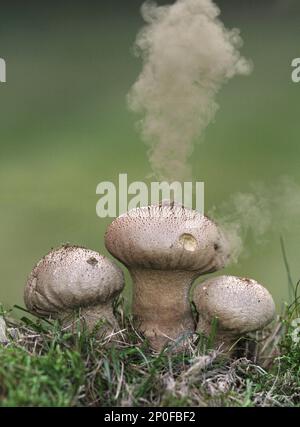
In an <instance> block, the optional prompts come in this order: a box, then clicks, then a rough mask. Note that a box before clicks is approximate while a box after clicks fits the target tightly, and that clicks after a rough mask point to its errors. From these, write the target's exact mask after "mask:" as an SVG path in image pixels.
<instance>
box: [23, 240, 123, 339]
mask: <svg viewBox="0 0 300 427" xmlns="http://www.w3.org/2000/svg"><path fill="white" fill-rule="evenodd" d="M123 287H124V277H123V272H122V271H121V270H120V268H119V267H117V266H116V265H115V263H114V262H113V261H111V260H109V259H107V258H105V257H104V256H102V255H100V254H99V253H98V252H95V251H92V250H89V249H85V248H82V247H78V246H63V247H61V248H58V249H54V250H52V251H51V252H50V253H49V254H48V255H46V256H45V257H44V258H42V259H41V260H40V261H39V262H38V264H37V265H36V266H35V267H34V269H33V270H32V272H31V273H30V275H29V277H28V280H27V283H26V286H25V292H24V301H25V304H26V307H27V308H28V310H29V311H31V312H32V313H33V314H35V315H38V316H40V317H46V318H53V319H61V320H62V321H63V325H64V326H66V327H71V326H72V325H74V313H76V312H79V313H80V318H81V319H82V320H83V321H84V323H85V325H86V327H87V329H88V330H89V331H93V330H94V328H95V326H96V325H99V324H100V321H104V322H103V323H104V325H103V328H100V329H99V331H98V333H99V334H100V332H101V334H103V333H104V331H105V332H107V333H111V332H112V331H113V330H116V329H117V328H118V323H117V321H116V319H115V316H114V314H113V307H112V303H113V301H114V299H115V298H116V297H117V296H118V295H119V294H120V292H121V291H122V289H123ZM101 323H102V322H101Z"/></svg>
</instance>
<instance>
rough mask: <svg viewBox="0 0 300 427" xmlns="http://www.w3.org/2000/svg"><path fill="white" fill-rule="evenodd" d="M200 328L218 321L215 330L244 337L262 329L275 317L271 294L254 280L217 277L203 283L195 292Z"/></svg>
mask: <svg viewBox="0 0 300 427" xmlns="http://www.w3.org/2000/svg"><path fill="white" fill-rule="evenodd" d="M193 300H194V303H195V306H196V308H197V310H198V313H199V321H200V324H201V323H202V324H203V323H205V324H206V325H208V324H209V325H210V324H211V321H212V319H213V318H215V317H216V318H218V330H219V331H228V332H230V331H231V332H232V333H233V334H235V333H236V334H243V333H246V332H251V331H255V330H258V329H261V328H263V327H264V326H266V325H267V324H268V323H270V322H271V321H272V320H273V318H274V316H275V304H274V301H273V298H272V296H271V295H270V293H269V292H268V291H267V289H265V288H264V287H263V286H262V285H260V284H259V283H257V282H256V281H255V280H253V279H248V278H242V277H235V276H220V277H215V278H212V279H209V280H206V281H205V282H203V283H202V284H200V285H198V286H197V287H196V288H195V291H194V298H193Z"/></svg>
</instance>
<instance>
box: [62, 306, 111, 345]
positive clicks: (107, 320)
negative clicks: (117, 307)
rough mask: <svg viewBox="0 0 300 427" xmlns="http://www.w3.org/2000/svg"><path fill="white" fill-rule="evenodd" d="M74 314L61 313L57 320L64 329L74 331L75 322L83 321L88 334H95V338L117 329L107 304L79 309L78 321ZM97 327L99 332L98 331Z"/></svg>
mask: <svg viewBox="0 0 300 427" xmlns="http://www.w3.org/2000/svg"><path fill="white" fill-rule="evenodd" d="M75 313H76V312H74V311H73V312H66V313H62V314H61V315H60V316H59V318H60V319H61V321H62V323H63V326H64V327H65V328H70V329H72V330H74V329H75V328H76V324H77V320H80V323H81V322H82V321H83V323H84V325H85V327H86V329H87V331H88V332H89V333H92V332H97V334H96V335H97V336H98V337H100V336H103V335H104V334H105V335H106V336H107V335H109V334H111V333H113V332H114V331H117V330H118V329H119V325H118V322H117V320H116V318H115V316H114V313H113V308H112V306H111V305H108V304H97V305H95V306H89V307H81V308H80V311H79V312H78V315H79V316H78V319H77V318H76V316H74V315H75ZM98 326H99V330H98Z"/></svg>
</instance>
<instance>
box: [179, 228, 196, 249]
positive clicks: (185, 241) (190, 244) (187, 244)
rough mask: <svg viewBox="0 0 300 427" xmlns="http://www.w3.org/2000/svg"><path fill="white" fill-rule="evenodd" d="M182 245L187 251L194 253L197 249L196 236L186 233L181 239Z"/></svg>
mask: <svg viewBox="0 0 300 427" xmlns="http://www.w3.org/2000/svg"><path fill="white" fill-rule="evenodd" d="M179 242H180V244H181V245H182V246H183V247H184V249H185V250H186V251H189V252H194V251H195V250H196V249H197V240H196V239H195V237H194V236H192V235H191V234H188V233H184V234H182V235H181V236H180V237H179Z"/></svg>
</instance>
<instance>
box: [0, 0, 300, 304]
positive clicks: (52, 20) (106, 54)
mask: <svg viewBox="0 0 300 427" xmlns="http://www.w3.org/2000/svg"><path fill="white" fill-rule="evenodd" d="M159 3H165V4H167V3H171V2H167V1H165V2H159ZM216 3H217V4H218V5H219V6H220V7H221V8H222V20H223V21H224V23H225V25H226V26H227V27H235V26H236V27H238V28H240V29H241V34H242V37H243V39H244V47H243V48H242V53H243V55H244V56H246V57H248V58H251V59H252V60H253V62H254V65H255V68H254V71H253V73H252V75H251V76H250V77H247V78H245V77H237V78H235V79H233V80H232V81H230V82H229V84H227V85H226V86H225V87H224V89H223V90H222V91H221V92H220V94H219V96H218V102H219V104H220V109H219V111H218V113H217V116H216V120H215V123H213V124H212V125H210V127H209V129H208V130H207V132H206V138H205V142H204V143H201V144H198V145H196V147H195V150H194V152H193V156H192V164H193V170H194V180H195V181H205V184H206V209H207V210H209V209H210V208H211V207H212V206H213V205H217V206H218V205H220V204H221V203H222V202H223V201H226V200H227V199H228V197H230V195H231V194H232V193H235V192H239V191H240V192H247V191H249V188H250V185H251V183H252V182H253V181H260V182H264V183H265V185H266V186H269V185H270V186H273V185H274V183H276V182H277V179H278V177H280V176H282V175H288V176H290V177H292V178H293V179H294V180H295V182H297V183H300V168H299V156H300V144H299V138H300V118H299V105H300V84H299V85H297V84H295V83H292V81H291V61H292V59H293V58H295V57H299V56H300V26H299V12H300V7H299V4H298V3H299V2H297V1H287V0H284V1H283V0H282V1H277V0H269V1H263V2H262V1H259V0H256V1H254V0H233V1H228V0H226V1H225V0H223V1H216ZM141 4H142V1H139V0H103V1H98V2H92V1H91V2H84V1H81V2H79V1H78V2H77V1H72V2H71V1H64V2H55V1H54V2H53V1H44V2H30V1H29V2H23V3H21V2H20V3H19V4H18V6H16V3H15V2H11V3H9V4H7V5H5V4H3V5H2V4H1V14H0V57H3V58H5V60H6V61H7V83H6V84H0V302H2V303H4V304H5V305H6V306H12V305H13V304H22V303H23V302H22V297H23V287H24V283H25V281H26V276H27V275H28V273H29V272H30V270H31V268H32V266H33V265H34V263H35V262H36V261H37V260H38V259H39V258H40V257H41V256H43V255H44V254H45V253H47V252H48V251H49V249H50V248H51V247H56V246H58V245H60V244H61V243H66V242H71V243H76V244H82V245H84V246H87V247H90V248H92V249H95V250H98V251H100V252H102V253H104V254H107V252H106V250H105V248H104V243H103V236H104V232H105V228H106V226H107V225H108V223H109V222H110V221H111V220H110V219H100V218H98V217H97V216H96V203H97V200H98V196H97V195H96V186H97V184H98V183H99V182H101V181H112V182H116V183H117V180H118V174H119V173H122V172H123V173H128V179H129V180H130V181H136V180H137V181H143V180H144V181H146V182H147V180H149V178H147V176H148V174H149V172H150V166H149V163H148V160H147V155H146V151H147V150H146V147H145V145H144V144H143V142H141V140H140V137H139V135H138V133H137V132H136V130H135V121H136V117H134V116H133V115H132V114H131V113H130V112H128V110H127V106H126V94H127V92H128V90H129V89H130V87H131V85H132V84H133V82H134V81H135V80H136V78H137V76H138V74H139V72H140V70H141V63H140V60H138V59H136V58H135V57H134V56H133V54H132V46H133V43H134V40H135V37H136V34H137V32H138V30H139V29H140V27H141V26H142V19H141V16H140V13H139V8H140V6H141ZM299 222H300V218H299V219H298V221H297V219H295V222H294V223H293V222H291V223H289V224H288V226H285V227H284V228H283V229H282V230H281V229H280V227H279V229H278V230H272V232H270V233H269V234H268V235H267V236H266V238H265V239H264V240H265V241H264V242H263V244H259V245H258V244H257V242H255V241H253V240H251V239H248V241H247V242H246V244H247V256H243V257H242V258H241V259H240V262H239V263H237V264H236V265H233V266H231V267H230V268H227V269H226V270H225V272H226V273H232V274H237V275H248V276H251V277H254V278H256V279H257V280H259V281H261V282H262V283H263V284H265V286H266V287H267V288H268V289H269V290H270V291H271V292H272V294H273V295H274V297H275V299H276V302H277V305H278V308H280V305H281V304H282V301H284V300H286V299H287V298H288V291H287V278H286V271H285V268H284V264H283V259H282V254H281V250H280V242H279V239H280V235H281V234H283V237H284V240H285V244H286V249H287V256H288V259H289V263H290V268H291V272H292V276H293V278H294V280H295V281H296V279H298V278H300V260H299V252H300V251H299V248H300V233H299ZM127 283H128V286H127V290H126V294H125V295H126V298H127V301H129V299H130V280H129V278H128V276H127Z"/></svg>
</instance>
